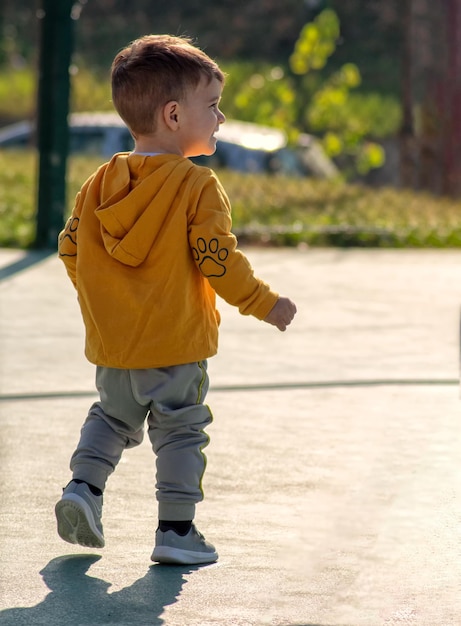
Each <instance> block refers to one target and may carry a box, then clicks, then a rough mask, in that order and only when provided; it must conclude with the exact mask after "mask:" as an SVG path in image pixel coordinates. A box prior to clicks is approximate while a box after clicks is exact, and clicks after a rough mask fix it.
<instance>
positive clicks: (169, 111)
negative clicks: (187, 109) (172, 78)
mask: <svg viewBox="0 0 461 626" xmlns="http://www.w3.org/2000/svg"><path fill="white" fill-rule="evenodd" d="M163 119H164V122H165V124H166V125H167V126H168V128H169V129H170V130H177V129H178V128H179V103H178V102H177V101H176V100H171V101H170V102H167V103H166V104H165V106H164V107H163Z"/></svg>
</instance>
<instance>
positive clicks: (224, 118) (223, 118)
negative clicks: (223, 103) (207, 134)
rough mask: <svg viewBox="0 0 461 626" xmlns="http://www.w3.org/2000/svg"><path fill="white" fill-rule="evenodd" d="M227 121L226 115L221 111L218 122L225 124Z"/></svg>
mask: <svg viewBox="0 0 461 626" xmlns="http://www.w3.org/2000/svg"><path fill="white" fill-rule="evenodd" d="M225 121H226V116H225V115H224V113H223V112H222V111H221V110H219V115H218V122H219V123H220V124H224V122H225Z"/></svg>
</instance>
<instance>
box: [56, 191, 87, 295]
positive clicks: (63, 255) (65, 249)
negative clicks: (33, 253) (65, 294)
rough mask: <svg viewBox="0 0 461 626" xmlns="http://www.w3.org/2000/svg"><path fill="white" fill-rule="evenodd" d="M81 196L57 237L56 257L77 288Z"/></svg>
mask: <svg viewBox="0 0 461 626" xmlns="http://www.w3.org/2000/svg"><path fill="white" fill-rule="evenodd" d="M82 196H83V194H82V192H81V191H80V192H79V193H78V194H77V197H76V199H75V206H74V210H73V211H72V215H71V216H70V217H69V219H68V220H67V222H66V225H65V226H64V229H63V230H62V231H61V232H60V233H59V235H58V255H59V258H60V259H61V260H62V261H63V263H64V265H65V266H66V271H67V274H68V276H69V278H70V279H71V281H72V283H73V285H74V287H75V288H77V238H78V225H79V221H80V213H81V206H82V202H83V198H82Z"/></svg>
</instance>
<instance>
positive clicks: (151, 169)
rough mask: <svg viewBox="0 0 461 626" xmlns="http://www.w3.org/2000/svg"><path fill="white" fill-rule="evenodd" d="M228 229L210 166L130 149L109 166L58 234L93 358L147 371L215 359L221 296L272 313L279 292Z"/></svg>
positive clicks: (251, 311)
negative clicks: (259, 274)
mask: <svg viewBox="0 0 461 626" xmlns="http://www.w3.org/2000/svg"><path fill="white" fill-rule="evenodd" d="M230 228H231V209H230V204H229V200H228V198H227V196H226V193H225V191H224V190H223V188H222V186H221V184H220V183H219V181H218V179H217V177H216V175H215V174H214V172H213V171H212V170H210V169H208V168H206V167H199V166H197V165H194V164H193V163H192V162H191V161H189V159H186V158H183V157H180V156H176V155H172V154H163V155H158V156H143V155H138V154H128V153H127V154H125V153H121V154H116V155H115V156H114V157H113V158H112V159H111V161H110V162H109V163H105V164H104V165H102V166H101V167H100V168H99V169H98V170H97V171H96V172H95V173H94V174H93V175H92V176H91V177H90V178H89V179H88V180H87V181H86V183H85V184H84V185H83V187H82V189H81V190H80V192H79V194H78V195H77V198H76V203H75V208H74V210H73V212H72V215H71V217H70V218H69V220H68V221H67V224H66V226H65V228H64V230H63V231H62V232H61V233H60V235H59V256H60V258H61V259H62V260H63V262H64V264H65V266H66V270H67V273H68V274H69V277H70V278H71V280H72V282H73V284H74V286H75V287H76V289H77V294H78V300H79V303H80V307H81V311H82V316H83V321H84V324H85V329H86V341H85V354H86V356H87V358H88V360H89V361H91V362H92V363H95V364H96V365H101V366H105V367H115V368H123V369H139V368H156V367H167V366H170V365H179V364H182V363H191V362H194V361H199V360H202V359H206V358H208V357H210V356H213V355H214V354H216V351H217V346H218V324H219V313H218V312H217V310H216V304H215V300H216V298H215V292H216V293H218V294H219V295H220V296H221V297H222V298H224V300H226V301H227V302H229V303H230V304H232V305H235V306H237V307H238V308H239V311H240V313H242V314H244V315H254V316H255V317H257V318H258V319H264V318H265V317H266V315H267V314H268V313H269V311H270V310H271V309H272V307H273V306H274V304H275V303H276V301H277V298H278V294H276V293H274V292H273V291H271V290H270V288H269V286H268V285H267V284H265V283H264V282H262V281H261V280H259V279H258V278H256V277H255V276H254V273H253V270H252V268H251V266H250V264H249V262H248V260H247V259H246V257H245V256H244V255H243V254H242V253H241V252H240V251H238V250H237V249H236V246H237V241H236V239H235V237H234V235H232V233H231V232H230Z"/></svg>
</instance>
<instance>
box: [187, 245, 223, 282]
mask: <svg viewBox="0 0 461 626" xmlns="http://www.w3.org/2000/svg"><path fill="white" fill-rule="evenodd" d="M192 251H193V253H194V258H195V260H196V261H200V263H199V264H198V266H199V268H200V269H201V271H202V274H203V275H204V276H206V277H207V278H210V277H211V276H216V277H217V278H220V277H221V276H224V274H225V273H226V266H225V265H224V262H225V260H226V259H227V255H228V254H229V251H228V250H227V248H220V247H219V242H218V240H217V239H211V240H210V241H209V242H208V243H207V242H206V241H205V239H203V238H202V237H200V238H199V239H198V240H197V247H196V248H192Z"/></svg>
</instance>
